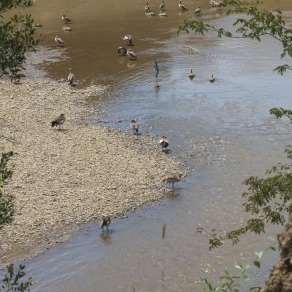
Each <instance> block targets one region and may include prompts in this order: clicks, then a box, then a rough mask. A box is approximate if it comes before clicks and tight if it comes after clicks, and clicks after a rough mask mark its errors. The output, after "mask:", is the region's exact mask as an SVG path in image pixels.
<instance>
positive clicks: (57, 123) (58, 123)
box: [51, 114, 66, 130]
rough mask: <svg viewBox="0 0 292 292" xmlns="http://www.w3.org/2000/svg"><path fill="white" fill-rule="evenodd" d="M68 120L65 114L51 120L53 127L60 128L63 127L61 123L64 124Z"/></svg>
mask: <svg viewBox="0 0 292 292" xmlns="http://www.w3.org/2000/svg"><path fill="white" fill-rule="evenodd" d="M65 121H66V118H65V115H64V114H61V115H60V116H59V117H58V118H56V119H55V120H53V121H52V122H51V124H52V127H55V126H56V127H57V126H59V130H60V129H61V125H63V124H64V123H65Z"/></svg>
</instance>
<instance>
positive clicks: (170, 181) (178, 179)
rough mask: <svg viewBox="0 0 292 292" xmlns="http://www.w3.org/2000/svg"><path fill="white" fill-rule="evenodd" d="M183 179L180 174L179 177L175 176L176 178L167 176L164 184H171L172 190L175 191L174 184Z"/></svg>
mask: <svg viewBox="0 0 292 292" xmlns="http://www.w3.org/2000/svg"><path fill="white" fill-rule="evenodd" d="M181 178H182V174H181V173H180V174H179V175H174V176H172V175H171V176H167V177H166V178H164V179H163V183H167V184H168V183H171V184H172V188H173V189H174V183H176V182H179V181H180V180H181Z"/></svg>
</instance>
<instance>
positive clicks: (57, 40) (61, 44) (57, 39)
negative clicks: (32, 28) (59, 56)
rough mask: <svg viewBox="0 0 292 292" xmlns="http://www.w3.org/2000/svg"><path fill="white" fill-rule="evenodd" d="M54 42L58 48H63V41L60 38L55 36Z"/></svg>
mask: <svg viewBox="0 0 292 292" xmlns="http://www.w3.org/2000/svg"><path fill="white" fill-rule="evenodd" d="M55 42H56V43H57V45H58V46H59V47H63V46H64V42H63V40H62V39H61V38H60V37H58V36H57V35H56V36H55Z"/></svg>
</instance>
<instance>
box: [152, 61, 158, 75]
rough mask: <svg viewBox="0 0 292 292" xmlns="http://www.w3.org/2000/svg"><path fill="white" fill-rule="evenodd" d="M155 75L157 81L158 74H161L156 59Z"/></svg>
mask: <svg viewBox="0 0 292 292" xmlns="http://www.w3.org/2000/svg"><path fill="white" fill-rule="evenodd" d="M153 70H154V75H155V78H156V79H157V78H158V74H159V67H158V64H157V59H155V61H154V69H153Z"/></svg>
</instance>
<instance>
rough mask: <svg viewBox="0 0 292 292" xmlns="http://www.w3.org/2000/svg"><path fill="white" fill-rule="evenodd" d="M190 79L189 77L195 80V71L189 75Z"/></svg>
mask: <svg viewBox="0 0 292 292" xmlns="http://www.w3.org/2000/svg"><path fill="white" fill-rule="evenodd" d="M188 77H189V78H190V79H194V77H195V74H194V73H193V69H191V72H190V74H189V75H188Z"/></svg>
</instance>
